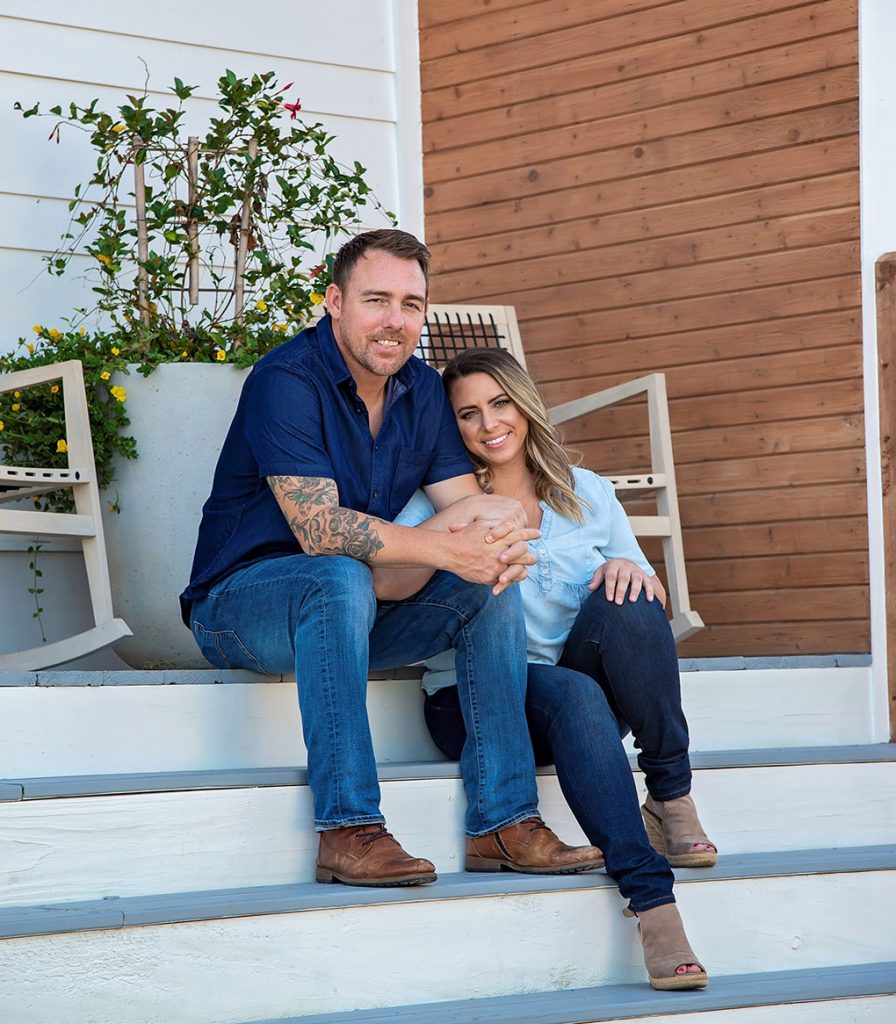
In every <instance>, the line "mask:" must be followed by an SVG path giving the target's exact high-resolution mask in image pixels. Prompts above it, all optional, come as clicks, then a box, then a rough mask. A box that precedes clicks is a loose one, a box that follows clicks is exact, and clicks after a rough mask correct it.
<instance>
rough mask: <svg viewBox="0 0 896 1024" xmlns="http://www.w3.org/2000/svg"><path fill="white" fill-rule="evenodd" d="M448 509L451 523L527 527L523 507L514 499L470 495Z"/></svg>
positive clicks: (492, 495)
mask: <svg viewBox="0 0 896 1024" xmlns="http://www.w3.org/2000/svg"><path fill="white" fill-rule="evenodd" d="M448 508H450V509H451V512H452V515H453V516H454V519H453V522H454V523H457V524H461V523H463V524H465V525H467V524H469V523H477V522H486V523H494V524H495V525H497V524H498V523H509V524H510V525H511V527H516V528H520V529H521V528H523V527H525V526H526V525H527V523H526V513H525V510H524V509H523V506H522V505H521V504H520V503H519V502H518V501H517V500H516V499H515V498H505V497H504V496H503V495H500V494H471V495H469V496H468V497H466V498H461V499H460V500H459V501H455V502H454V504H453V505H449V506H448ZM446 511H447V510H446Z"/></svg>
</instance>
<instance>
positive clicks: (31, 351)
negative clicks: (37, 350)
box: [25, 341, 34, 356]
mask: <svg viewBox="0 0 896 1024" xmlns="http://www.w3.org/2000/svg"><path fill="white" fill-rule="evenodd" d="M25 348H27V349H28V355H29V356H33V355H34V346H33V345H32V344H31V342H30V341H29V342H28V344H27V345H26V346H25Z"/></svg>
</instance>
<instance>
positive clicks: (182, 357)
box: [180, 349, 189, 359]
mask: <svg viewBox="0 0 896 1024" xmlns="http://www.w3.org/2000/svg"><path fill="white" fill-rule="evenodd" d="M188 355H189V353H188V352H187V350H186V349H184V350H183V352H181V354H180V357H181V359H186V358H187V356H188Z"/></svg>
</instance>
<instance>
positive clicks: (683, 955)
mask: <svg viewBox="0 0 896 1024" xmlns="http://www.w3.org/2000/svg"><path fill="white" fill-rule="evenodd" d="M625 915H626V917H637V918H638V934H639V935H640V936H641V945H642V946H643V947H644V964H645V966H646V967H647V977H648V979H649V980H650V984H651V987H652V988H655V989H658V990H660V991H664V992H665V991H670V990H673V989H687V988H706V986H707V984H708V982H709V976H708V975H707V973H706V970H705V969H704V967H703V965H702V964H701V963H700V961H699V960H698V959H697V957H696V956H695V955H694V951H693V950H692V949H691V946H690V943H689V942H688V937H687V935H685V932H684V925H683V924H682V922H681V915H680V914H679V913H678V907H677V906H676V905H675V904H674V903H664V904H663V905H662V906H660V907H653V908H652V909H650V910H642V911H640V912H639V913H637V914H635V913H634V911H632V910H626V911H625ZM692 965H696V966H697V967H699V968H700V971H699V972H697V971H689V972H687V973H685V974H679V973H677V971H678V968H679V967H690V966H692Z"/></svg>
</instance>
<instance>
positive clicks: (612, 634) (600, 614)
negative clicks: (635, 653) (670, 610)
mask: <svg viewBox="0 0 896 1024" xmlns="http://www.w3.org/2000/svg"><path fill="white" fill-rule="evenodd" d="M579 616H580V617H583V618H584V619H585V620H586V625H591V627H592V632H593V633H595V634H597V635H599V638H601V639H603V638H607V639H609V638H613V639H614V640H616V641H617V642H618V640H619V639H624V640H627V641H629V642H631V643H633V644H636V645H639V646H640V645H642V644H645V645H648V646H652V645H654V644H660V643H664V642H665V641H666V640H667V639H668V638H669V637H670V636H671V630H670V627H669V620H668V619H667V618H666V613H665V610H664V609H663V606H662V605H661V604H660V603H659V601H658V600H657V599H656V598H654V599H653V601H648V600H647V595H646V594H645V593H644V591H643V590H642V591H641V593H640V594H639V595H638V598H637V600H635V601H630V600H629V598H628V595H626V597H625V600H624V601H623V602H622V604H616V602H615V601H608V600H607V595H606V592H605V590H604V588H603V587H601V588H600V589H599V590H596V591H595V592H594V593H592V594H591V595H589V597H588V598H587V599H586V600H585V602H584V604H583V605H582V609H581V611H580V612H579ZM577 624H578V620H577Z"/></svg>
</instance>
